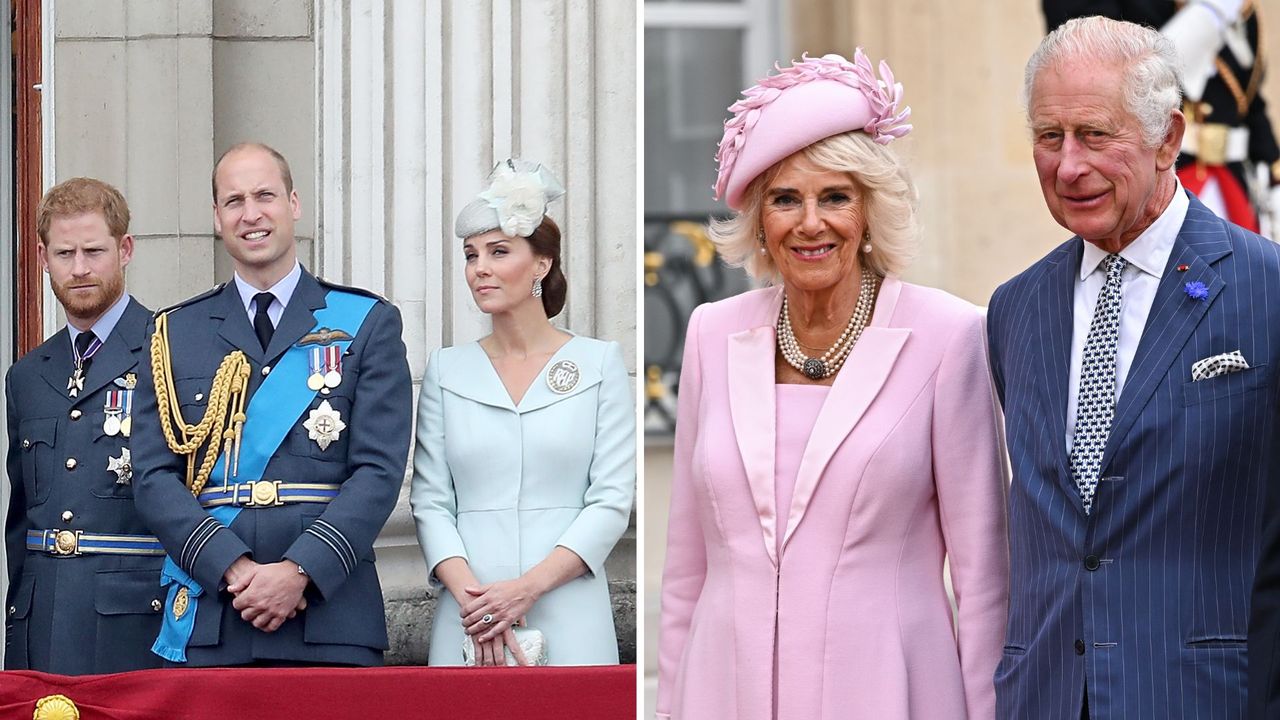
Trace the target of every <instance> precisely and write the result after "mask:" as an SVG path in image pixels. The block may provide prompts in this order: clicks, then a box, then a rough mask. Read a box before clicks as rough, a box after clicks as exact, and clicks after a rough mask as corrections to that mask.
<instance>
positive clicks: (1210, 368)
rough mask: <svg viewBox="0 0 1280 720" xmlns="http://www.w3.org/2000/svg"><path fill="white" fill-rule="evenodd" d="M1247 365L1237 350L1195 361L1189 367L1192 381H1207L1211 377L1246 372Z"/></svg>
mask: <svg viewBox="0 0 1280 720" xmlns="http://www.w3.org/2000/svg"><path fill="white" fill-rule="evenodd" d="M1248 369H1249V363H1248V361H1246V360H1245V359H1244V356H1243V355H1241V354H1240V351H1239V350H1232V351H1231V352H1229V353H1222V354H1221V355H1214V356H1213V357H1207V358H1205V359H1203V360H1197V361H1196V362H1195V364H1193V365H1192V366H1191V379H1192V381H1196V382H1198V381H1200V380H1207V379H1209V378H1211V377H1217V376H1219V375H1226V374H1227V373H1233V372H1240V371H1241V370H1248Z"/></svg>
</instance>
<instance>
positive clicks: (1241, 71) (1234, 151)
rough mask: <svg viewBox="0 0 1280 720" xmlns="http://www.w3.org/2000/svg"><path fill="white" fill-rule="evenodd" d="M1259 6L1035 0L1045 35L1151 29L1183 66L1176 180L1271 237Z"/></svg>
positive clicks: (1276, 198)
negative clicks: (1073, 27) (1064, 28)
mask: <svg viewBox="0 0 1280 720" xmlns="http://www.w3.org/2000/svg"><path fill="white" fill-rule="evenodd" d="M1260 4H1261V3H1260V2H1259V0H1189V1H1188V0H1042V7H1043V9H1044V16H1045V21H1046V24H1047V25H1048V27H1049V31H1050V32H1052V31H1053V30H1054V29H1055V28H1057V27H1058V26H1059V25H1061V24H1063V23H1065V22H1066V21H1068V20H1070V19H1071V18H1074V17H1084V16H1086V15H1105V16H1106V17H1109V18H1111V19H1113V20H1128V21H1129V22H1135V23H1138V24H1140V25H1147V26H1149V27H1153V28H1157V29H1158V30H1160V33H1161V34H1162V35H1164V36H1165V37H1167V38H1168V39H1169V40H1170V42H1172V43H1173V46H1174V49H1175V50H1177V53H1178V59H1179V60H1180V61H1181V63H1182V92H1183V95H1184V99H1183V100H1184V102H1183V108H1182V113H1183V115H1184V116H1186V118H1187V131H1186V132H1185V133H1184V134H1183V136H1182V153H1181V154H1180V155H1179V156H1178V179H1179V180H1180V181H1181V182H1182V185H1183V187H1185V188H1186V189H1188V190H1190V191H1191V192H1193V193H1195V194H1196V196H1197V198H1198V199H1200V200H1201V201H1202V202H1204V204H1205V205H1207V206H1208V207H1209V209H1210V210H1212V211H1213V212H1214V214H1216V215H1217V216H1218V217H1221V218H1223V219H1226V220H1230V221H1231V222H1233V223H1235V224H1237V225H1239V226H1241V227H1244V228H1247V229H1249V230H1252V231H1254V232H1258V233H1261V234H1263V235H1266V236H1267V237H1270V238H1272V239H1273V240H1274V239H1275V238H1276V233H1277V231H1280V228H1277V227H1276V223H1277V221H1280V146H1277V144H1276V136H1275V133H1274V132H1273V130H1272V127H1271V121H1270V120H1269V119H1268V117H1267V106H1266V102H1265V101H1264V100H1263V98H1262V94H1261V89H1262V76H1263V71H1264V69H1265V66H1266V63H1265V58H1264V53H1263V43H1262V38H1261V37H1260V32H1261V28H1262V20H1261V18H1260V17H1259V10H1258V6H1259V5H1260Z"/></svg>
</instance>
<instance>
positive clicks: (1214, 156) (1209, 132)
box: [1196, 123, 1230, 165]
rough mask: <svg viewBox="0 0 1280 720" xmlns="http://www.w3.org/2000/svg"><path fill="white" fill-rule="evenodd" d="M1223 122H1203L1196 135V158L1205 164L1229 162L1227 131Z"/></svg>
mask: <svg viewBox="0 0 1280 720" xmlns="http://www.w3.org/2000/svg"><path fill="white" fill-rule="evenodd" d="M1228 130H1230V128H1229V127H1228V126H1227V125H1225V124H1223V123H1201V124H1200V128H1199V133H1198V134H1197V135H1196V160H1198V161H1200V162H1201V163H1204V164H1205V165H1226V164H1227V131H1228Z"/></svg>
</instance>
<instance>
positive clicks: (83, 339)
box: [76, 330, 98, 358]
mask: <svg viewBox="0 0 1280 720" xmlns="http://www.w3.org/2000/svg"><path fill="white" fill-rule="evenodd" d="M97 339H98V336H97V335H94V334H93V331H92V330H86V331H85V332H82V333H80V334H79V335H77V336H76V357H77V358H83V357H84V354H85V353H87V352H89V346H90V345H91V344H93V341H94V340H97Z"/></svg>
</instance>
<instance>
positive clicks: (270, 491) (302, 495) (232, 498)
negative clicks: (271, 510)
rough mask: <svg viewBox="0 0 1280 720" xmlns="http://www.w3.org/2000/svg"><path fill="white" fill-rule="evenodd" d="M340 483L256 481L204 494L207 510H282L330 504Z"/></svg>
mask: <svg viewBox="0 0 1280 720" xmlns="http://www.w3.org/2000/svg"><path fill="white" fill-rule="evenodd" d="M341 488H342V486H341V485H339V484H338V483H286V482H284V481H281V480H256V481H254V482H243V483H236V484H235V485H226V486H223V487H216V488H211V489H208V490H205V491H204V492H202V493H200V495H199V500H200V504H201V505H202V506H204V507H207V508H210V507H219V506H221V505H234V506H235V507H247V508H263V507H278V506H280V505H285V504H287V503H327V502H329V501H330V500H333V499H334V498H336V497H338V490H340V489H341Z"/></svg>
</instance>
